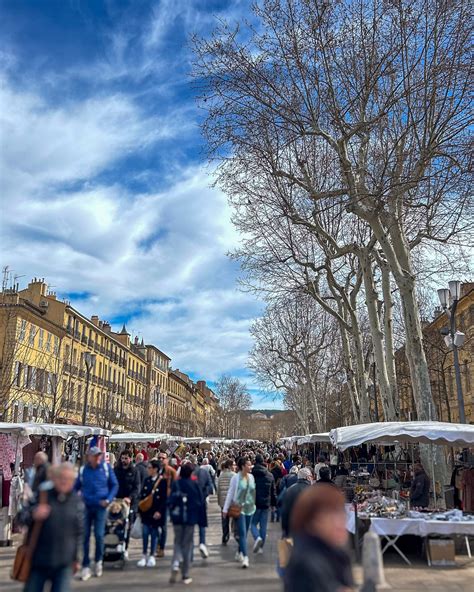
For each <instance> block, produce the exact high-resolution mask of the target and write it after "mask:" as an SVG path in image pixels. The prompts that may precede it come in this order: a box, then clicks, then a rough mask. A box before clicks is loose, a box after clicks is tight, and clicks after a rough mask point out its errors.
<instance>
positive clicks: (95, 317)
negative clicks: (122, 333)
mask: <svg viewBox="0 0 474 592" xmlns="http://www.w3.org/2000/svg"><path fill="white" fill-rule="evenodd" d="M91 321H92V324H93V325H95V326H96V327H99V317H98V316H97V315H92V316H91Z"/></svg>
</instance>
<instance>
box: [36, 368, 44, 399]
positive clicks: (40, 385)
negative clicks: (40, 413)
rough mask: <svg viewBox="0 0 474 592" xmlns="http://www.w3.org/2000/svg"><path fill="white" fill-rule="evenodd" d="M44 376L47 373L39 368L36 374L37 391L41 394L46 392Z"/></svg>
mask: <svg viewBox="0 0 474 592" xmlns="http://www.w3.org/2000/svg"><path fill="white" fill-rule="evenodd" d="M44 374H45V371H44V370H42V369H41V368H38V370H37V372H36V390H37V391H38V392H39V393H43V392H44Z"/></svg>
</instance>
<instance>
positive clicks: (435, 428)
mask: <svg viewBox="0 0 474 592" xmlns="http://www.w3.org/2000/svg"><path fill="white" fill-rule="evenodd" d="M329 437H330V439H331V442H332V444H333V445H334V446H336V447H337V448H339V449H340V450H346V448H350V447H351V446H359V445H360V444H363V443H364V442H385V443H395V442H421V443H424V444H448V445H454V446H469V445H473V444H474V425H470V424H462V423H447V422H442V421H390V422H379V423H365V424H361V425H354V426H346V427H343V428H336V429H334V430H331V432H330V433H329Z"/></svg>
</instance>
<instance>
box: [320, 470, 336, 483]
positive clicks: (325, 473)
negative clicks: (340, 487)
mask: <svg viewBox="0 0 474 592" xmlns="http://www.w3.org/2000/svg"><path fill="white" fill-rule="evenodd" d="M316 483H329V484H330V485H334V481H333V480H332V479H331V469H330V468H329V467H321V468H320V469H319V479H318V480H317V481H316Z"/></svg>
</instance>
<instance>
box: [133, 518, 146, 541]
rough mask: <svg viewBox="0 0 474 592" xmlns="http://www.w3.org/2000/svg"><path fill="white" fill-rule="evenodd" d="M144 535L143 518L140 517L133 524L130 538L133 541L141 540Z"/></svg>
mask: <svg viewBox="0 0 474 592" xmlns="http://www.w3.org/2000/svg"><path fill="white" fill-rule="evenodd" d="M142 535H143V524H142V518H141V516H140V515H138V516H137V517H136V519H135V522H134V523H133V526H132V530H131V531H130V536H131V537H132V539H141V538H142Z"/></svg>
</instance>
